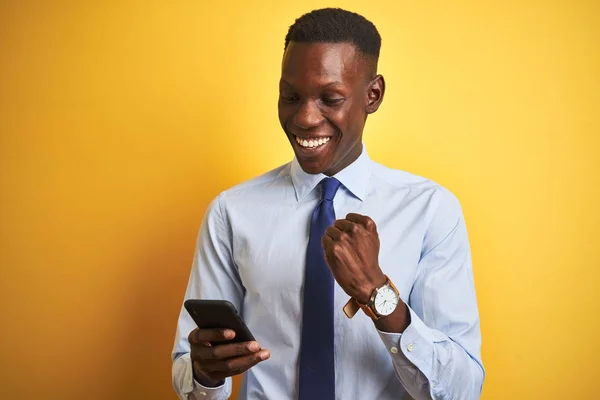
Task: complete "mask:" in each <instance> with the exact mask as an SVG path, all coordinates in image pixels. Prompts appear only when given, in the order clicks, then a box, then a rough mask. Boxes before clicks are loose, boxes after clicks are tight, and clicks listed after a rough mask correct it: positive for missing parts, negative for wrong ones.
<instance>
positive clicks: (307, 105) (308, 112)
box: [292, 100, 323, 129]
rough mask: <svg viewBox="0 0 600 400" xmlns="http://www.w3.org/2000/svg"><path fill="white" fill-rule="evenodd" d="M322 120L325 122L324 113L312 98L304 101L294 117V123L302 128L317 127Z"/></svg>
mask: <svg viewBox="0 0 600 400" xmlns="http://www.w3.org/2000/svg"><path fill="white" fill-rule="evenodd" d="M321 122H323V115H321V111H320V110H319V107H318V106H317V104H315V102H314V101H311V100H305V101H304V102H302V103H301V104H300V105H299V106H298V109H297V110H296V113H295V114H294V117H293V118H292V123H293V124H294V125H296V126H297V127H299V128H302V129H310V128H314V127H317V126H319V125H321Z"/></svg>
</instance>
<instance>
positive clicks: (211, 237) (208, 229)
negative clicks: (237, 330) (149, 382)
mask: <svg viewBox="0 0 600 400" xmlns="http://www.w3.org/2000/svg"><path fill="white" fill-rule="evenodd" d="M221 203H222V195H220V196H219V197H217V198H216V199H214V200H213V201H212V202H211V204H210V205H209V207H208V210H207V212H206V214H205V216H204V219H203V221H202V224H201V227H200V232H199V234H198V240H197V244H196V250H195V253H194V259H193V262H192V268H191V273H190V277H189V280H188V285H187V289H186V291H185V297H184V299H183V301H185V300H187V299H222V300H229V301H230V302H231V303H232V304H233V305H234V306H235V307H236V308H237V309H238V310H239V311H240V313H242V312H243V310H242V305H243V296H244V288H243V285H242V283H241V279H240V276H239V274H238V270H237V267H236V265H235V263H234V261H233V253H232V234H231V229H230V226H229V224H228V222H227V218H226V217H225V215H224V212H223V209H222V204H221ZM195 328H196V324H195V323H194V321H193V320H192V318H191V317H190V315H189V314H188V312H187V311H186V310H185V308H184V307H183V302H182V307H181V310H180V313H179V319H178V322H177V331H176V335H175V343H174V346H173V352H172V354H171V356H172V360H173V365H172V383H173V388H174V390H175V392H176V393H177V395H178V396H179V398H180V399H182V400H192V399H204V400H224V399H228V398H229V396H230V395H231V390H232V382H231V378H227V379H226V380H225V383H224V384H223V385H222V386H219V387H217V388H205V387H203V386H201V385H200V384H198V383H197V382H196V381H195V380H194V374H193V369H192V362H191V358H190V343H189V341H188V335H189V334H190V332H191V331H192V330H193V329H195Z"/></svg>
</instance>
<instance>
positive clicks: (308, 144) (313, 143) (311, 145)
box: [293, 135, 331, 150]
mask: <svg viewBox="0 0 600 400" xmlns="http://www.w3.org/2000/svg"><path fill="white" fill-rule="evenodd" d="M293 136H294V140H295V141H296V143H298V145H299V146H300V147H302V148H303V149H307V150H312V149H318V148H321V147H325V145H326V144H327V143H328V142H329V140H331V137H329V136H326V137H320V138H300V137H298V136H296V135H293Z"/></svg>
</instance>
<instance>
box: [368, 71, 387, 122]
mask: <svg viewBox="0 0 600 400" xmlns="http://www.w3.org/2000/svg"><path fill="white" fill-rule="evenodd" d="M384 93H385V81H384V79H383V76H381V75H377V76H376V77H375V78H373V79H372V80H371V82H369V84H368V85H367V108H366V111H367V114H373V113H374V112H375V111H377V109H378V108H379V106H380V105H381V102H382V101H383V95H384Z"/></svg>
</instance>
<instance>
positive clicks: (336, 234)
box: [325, 226, 342, 240]
mask: <svg viewBox="0 0 600 400" xmlns="http://www.w3.org/2000/svg"><path fill="white" fill-rule="evenodd" d="M325 235H327V236H329V237H331V238H332V239H333V240H339V239H340V237H341V236H342V231H341V230H339V229H338V228H336V227H335V226H330V227H329V228H327V229H326V230H325Z"/></svg>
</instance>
